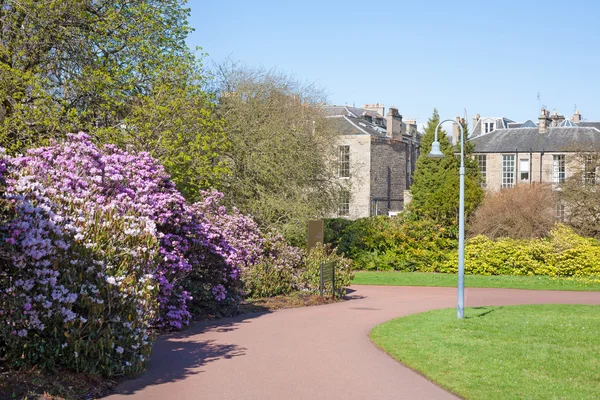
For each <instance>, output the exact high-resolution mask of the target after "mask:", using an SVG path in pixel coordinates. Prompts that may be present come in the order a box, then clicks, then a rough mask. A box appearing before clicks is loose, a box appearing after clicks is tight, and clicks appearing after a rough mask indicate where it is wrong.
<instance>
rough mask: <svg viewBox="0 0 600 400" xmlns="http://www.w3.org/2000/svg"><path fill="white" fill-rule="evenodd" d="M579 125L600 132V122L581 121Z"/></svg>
mask: <svg viewBox="0 0 600 400" xmlns="http://www.w3.org/2000/svg"><path fill="white" fill-rule="evenodd" d="M577 125H579V126H581V127H587V128H596V129H598V130H600V122H599V121H581V122H578V123H577Z"/></svg>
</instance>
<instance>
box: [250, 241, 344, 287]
mask: <svg viewBox="0 0 600 400" xmlns="http://www.w3.org/2000/svg"><path fill="white" fill-rule="evenodd" d="M265 248H266V252H267V256H266V257H263V258H262V260H261V262H260V263H258V264H256V265H254V266H251V267H249V268H248V269H246V270H245V271H244V273H243V279H244V284H245V287H246V292H247V294H248V296H249V297H254V298H259V297H273V296H279V295H289V294H292V293H294V292H304V291H311V292H315V293H317V292H319V283H320V280H319V279H320V275H319V274H320V268H321V263H322V262H326V263H333V264H334V268H335V274H336V275H335V276H336V278H335V279H336V288H337V291H336V295H339V296H343V295H344V294H345V293H346V288H347V287H348V286H350V281H351V280H352V278H353V275H352V272H351V267H352V260H349V259H347V258H345V257H344V256H343V255H341V254H339V253H338V252H337V251H336V249H332V248H331V246H328V245H325V246H324V245H322V244H317V247H315V248H313V249H312V250H311V251H310V252H308V254H306V253H304V252H302V253H299V252H298V251H297V249H295V248H293V247H290V246H288V245H286V244H285V242H284V241H283V240H273V237H271V238H269V237H267V238H266V240H265ZM328 285H329V286H328V288H329V289H328V290H329V293H331V284H328Z"/></svg>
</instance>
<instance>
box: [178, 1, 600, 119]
mask: <svg viewBox="0 0 600 400" xmlns="http://www.w3.org/2000/svg"><path fill="white" fill-rule="evenodd" d="M188 6H189V7H190V8H191V10H192V15H191V19H190V23H191V25H192V27H193V28H194V29H195V32H194V33H193V34H192V35H191V36H190V38H189V40H188V44H189V45H190V46H192V47H195V46H200V47H202V48H203V52H206V53H208V57H207V59H206V60H205V62H206V63H209V64H210V63H211V62H220V61H223V60H225V59H226V58H231V59H232V60H236V61H241V62H243V63H245V64H246V65H249V66H263V67H266V68H276V69H278V70H280V71H282V72H286V73H290V74H293V75H294V76H295V77H296V78H297V79H299V80H301V81H307V82H314V83H316V84H317V86H319V87H322V88H324V89H325V91H326V93H327V94H328V97H329V101H330V103H332V104H338V105H343V104H349V105H352V104H356V105H357V106H360V105H362V104H363V103H376V102H379V103H383V104H385V106H386V109H387V107H390V106H396V107H398V108H399V110H400V113H401V114H402V115H403V116H404V118H406V119H408V118H415V119H417V122H418V123H419V124H423V123H425V122H426V121H427V118H429V116H430V115H431V113H432V111H433V108H434V107H436V108H437V109H438V110H439V112H440V115H441V117H442V118H453V117H455V116H458V115H460V116H463V115H464V110H465V108H466V110H467V114H468V118H469V120H471V119H472V117H473V115H475V114H476V113H479V114H481V115H482V116H506V117H509V118H511V119H513V120H516V121H525V120H527V119H532V120H535V119H536V118H537V116H538V115H539V103H538V99H537V94H538V92H539V93H540V94H541V103H542V104H543V105H545V106H546V107H547V108H548V109H549V110H551V111H554V110H556V111H558V113H559V114H563V115H565V116H570V115H571V114H572V113H573V111H574V107H575V105H577V108H578V109H579V110H580V112H581V114H582V115H583V118H584V119H588V120H600V95H599V94H600V84H599V82H600V79H599V78H600V23H599V22H598V15H599V14H600V2H596V1H590V0H580V1H577V2H567V1H560V2H559V1H544V2H539V1H528V0H522V1H512V0H505V1H493V2H490V1H485V0H480V1H452V2H451V1H419V0H417V1H410V2H407V1H398V0H397V1H381V0H380V1H377V2H368V1H363V2H355V1H337V0H333V1H330V0H322V1H313V0H307V1H298V2H286V1H261V0H257V1H227V0H222V1H208V2H205V1H198V0H191V1H190V2H189V3H188Z"/></svg>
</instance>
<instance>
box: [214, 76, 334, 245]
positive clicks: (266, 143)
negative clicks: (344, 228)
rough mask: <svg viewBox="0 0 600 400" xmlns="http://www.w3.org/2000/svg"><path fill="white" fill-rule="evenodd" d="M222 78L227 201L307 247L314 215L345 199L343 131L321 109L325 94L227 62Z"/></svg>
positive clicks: (281, 77)
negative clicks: (339, 156) (339, 162)
mask: <svg viewBox="0 0 600 400" xmlns="http://www.w3.org/2000/svg"><path fill="white" fill-rule="evenodd" d="M217 79H218V85H219V86H218V88H217V89H216V90H217V92H218V94H219V102H220V107H219V112H220V116H222V117H223V118H224V119H225V121H226V122H227V125H226V133H227V138H228V139H229V140H230V141H231V147H229V150H228V151H227V152H226V153H225V155H226V160H227V161H228V162H229V165H230V166H231V169H232V173H231V175H229V176H228V177H227V178H226V179H225V182H224V185H223V186H222V191H223V192H224V193H225V194H226V197H225V200H226V201H228V202H229V205H231V206H235V207H237V208H239V209H240V210H241V211H242V212H243V213H246V214H251V215H252V216H253V217H254V218H255V219H256V221H258V222H259V224H260V225H261V227H263V228H267V229H269V228H273V227H275V228H276V229H277V230H278V231H279V232H281V233H282V234H283V235H284V236H285V237H286V239H288V241H290V243H292V244H294V245H297V246H303V245H304V243H305V241H306V225H307V222H308V220H309V219H315V218H319V217H323V216H324V215H327V214H328V213H330V212H331V210H333V209H334V207H335V206H337V203H338V201H337V200H338V193H339V192H338V189H339V185H340V181H339V179H337V177H336V175H335V173H336V171H337V170H336V168H335V161H336V159H335V157H332V152H333V150H334V148H335V147H334V143H335V140H336V137H337V135H338V132H337V131H336V130H335V129H333V128H332V127H331V125H330V124H329V123H327V120H326V118H325V116H324V115H323V114H322V111H321V108H320V104H322V102H323V101H324V98H323V96H322V95H321V93H320V92H319V91H318V90H316V89H315V88H314V87H312V86H308V85H305V84H302V83H300V82H298V81H296V80H294V79H293V78H291V77H289V76H286V75H283V74H281V73H278V72H276V71H265V70H260V69H258V70H256V69H248V68H242V67H239V66H237V65H222V66H221V67H220V69H219V71H218V73H217Z"/></svg>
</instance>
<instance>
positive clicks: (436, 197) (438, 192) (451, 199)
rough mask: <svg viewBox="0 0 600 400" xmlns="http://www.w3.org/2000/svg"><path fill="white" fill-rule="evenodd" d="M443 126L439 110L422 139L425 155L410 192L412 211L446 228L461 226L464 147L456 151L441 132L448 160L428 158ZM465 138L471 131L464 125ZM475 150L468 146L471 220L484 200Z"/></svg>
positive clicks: (467, 192)
mask: <svg viewBox="0 0 600 400" xmlns="http://www.w3.org/2000/svg"><path fill="white" fill-rule="evenodd" d="M439 122H440V116H439V114H438V112H437V110H436V109H434V110H433V115H432V116H431V118H429V120H428V121H427V126H426V127H425V134H424V135H423V137H422V138H421V155H420V156H419V159H418V160H417V168H416V170H415V175H414V183H413V185H412V186H411V188H410V192H411V195H412V201H411V203H410V206H409V209H410V210H411V211H412V212H414V213H415V214H416V215H417V216H419V217H423V218H431V219H433V220H436V221H438V222H440V223H443V224H446V225H455V224H457V223H458V211H459V195H460V192H459V188H460V179H459V178H460V177H459V167H460V155H458V156H456V155H455V153H459V152H460V145H459V146H458V147H457V148H453V146H452V144H451V143H450V140H449V139H448V136H447V135H446V132H445V131H444V130H443V129H439V130H438V141H439V142H440V149H441V151H442V152H443V153H444V155H445V157H444V158H442V159H441V160H440V159H431V158H428V157H427V155H428V154H429V152H430V151H431V144H432V143H433V140H434V136H435V128H436V126H437V125H438V124H439ZM463 129H464V130H465V138H467V137H468V127H467V125H466V123H465V124H464V125H463ZM472 151H473V148H472V145H471V144H470V143H469V142H466V143H465V215H466V216H469V215H470V214H471V213H472V212H473V211H474V210H475V208H476V207H477V206H478V205H479V204H480V203H481V201H482V200H483V189H482V188H481V175H480V173H479V169H478V166H477V162H476V161H475V160H473V158H472V157H470V154H472Z"/></svg>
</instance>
